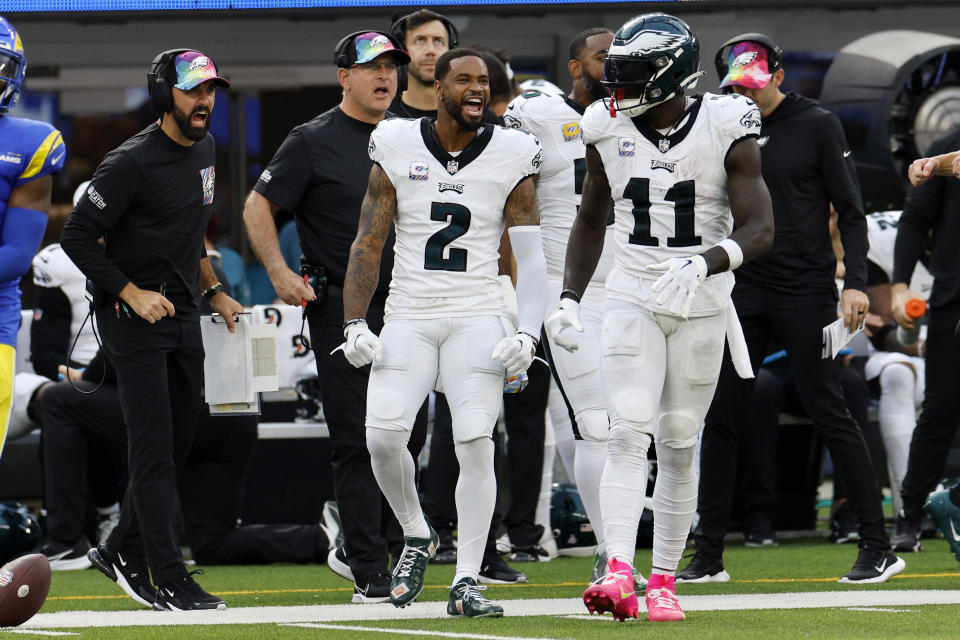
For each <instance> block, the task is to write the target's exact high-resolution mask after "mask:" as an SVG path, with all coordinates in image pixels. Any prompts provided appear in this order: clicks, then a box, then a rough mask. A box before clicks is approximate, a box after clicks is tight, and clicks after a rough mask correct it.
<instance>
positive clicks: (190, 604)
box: [154, 570, 227, 611]
mask: <svg viewBox="0 0 960 640" xmlns="http://www.w3.org/2000/svg"><path fill="white" fill-rule="evenodd" d="M200 573H203V572H202V571H199V570H198V571H191V572H190V573H184V574H183V575H182V576H179V577H177V578H174V579H173V580H171V581H170V582H167V583H165V584H162V585H160V587H159V588H158V589H157V594H158V595H159V599H158V600H157V604H156V605H154V609H156V610H157V611H197V610H203V609H213V610H216V609H226V608H227V603H226V602H224V601H223V600H221V599H220V598H218V597H217V596H214V595H210V594H209V593H207V592H206V591H204V590H203V588H201V587H200V585H198V584H197V583H196V582H194V581H193V575H194V574H200Z"/></svg>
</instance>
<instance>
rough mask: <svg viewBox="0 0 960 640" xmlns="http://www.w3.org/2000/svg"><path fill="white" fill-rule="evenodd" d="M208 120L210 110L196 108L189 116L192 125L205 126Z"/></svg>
mask: <svg viewBox="0 0 960 640" xmlns="http://www.w3.org/2000/svg"><path fill="white" fill-rule="evenodd" d="M209 120H210V112H209V111H207V110H206V109H198V110H197V111H194V112H193V114H192V115H191V116H190V124H191V125H193V126H194V127H205V126H207V122H208V121H209Z"/></svg>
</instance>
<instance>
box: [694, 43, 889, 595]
mask: <svg viewBox="0 0 960 640" xmlns="http://www.w3.org/2000/svg"><path fill="white" fill-rule="evenodd" d="M780 60H781V58H780V49H779V47H777V46H776V44H775V43H774V42H773V41H772V40H770V39H769V38H767V37H766V36H763V35H761V34H744V35H742V36H738V37H736V38H733V39H731V40H730V41H728V42H727V43H726V44H724V46H723V47H722V48H721V50H720V52H719V54H718V57H717V67H718V72H719V74H720V77H721V78H723V82H722V83H721V86H723V87H730V89H732V91H733V92H735V93H737V94H740V95H744V96H746V97H748V98H750V99H752V100H753V101H754V102H756V103H757V107H758V108H759V109H760V114H761V117H762V120H763V122H762V128H761V130H760V138H759V139H758V144H759V145H760V149H761V153H762V155H763V158H762V172H763V179H764V181H765V182H766V183H767V187H768V188H769V190H770V196H771V198H772V200H773V217H774V226H775V236H774V241H773V247H772V248H771V249H770V251H769V252H768V253H766V254H765V255H762V256H760V257H759V258H757V259H756V260H754V261H752V262H751V263H749V264H747V265H744V266H743V267H741V268H739V269H737V271H736V276H737V283H736V286H735V287H734V289H733V302H734V304H735V306H736V308H737V315H738V316H739V318H740V323H741V325H742V326H743V333H744V337H745V338H746V341H747V347H748V349H749V352H750V360H751V364H752V366H753V370H754V371H756V370H757V369H758V368H759V366H760V364H761V362H762V360H763V358H764V356H765V355H767V352H768V349H769V347H770V345H771V342H772V341H773V340H776V341H778V342H780V343H782V344H783V345H784V347H785V348H786V351H787V354H788V356H789V358H790V365H791V366H792V367H793V370H794V375H795V379H796V386H797V390H798V392H799V394H800V397H801V398H802V400H803V403H804V406H805V408H806V410H807V415H809V416H810V418H811V420H812V421H813V424H814V426H815V427H816V428H817V429H818V430H820V432H822V433H823V434H824V436H825V437H826V441H827V447H828V448H829V450H830V454H831V456H832V458H833V462H834V470H835V474H836V476H837V478H838V482H842V484H843V486H844V488H845V491H846V495H847V497H848V500H849V501H850V502H851V504H852V505H853V507H854V509H855V511H856V516H857V522H858V525H859V526H858V528H859V533H860V554H859V556H858V558H857V561H856V563H855V564H854V566H853V569H852V570H851V571H850V572H849V573H847V575H845V576H844V577H843V578H842V579H841V581H842V582H850V583H864V582H883V581H885V580H887V579H888V578H889V577H890V576H892V575H894V574H896V573H899V572H900V571H902V570H903V567H904V562H903V560H901V559H899V558H897V556H896V555H894V554H893V553H892V552H891V550H890V542H889V540H888V538H887V533H886V530H885V529H884V523H883V511H882V507H881V497H880V490H879V488H878V486H877V481H876V478H875V476H874V474H873V467H872V466H871V462H870V455H869V453H868V451H867V446H866V443H865V442H864V439H863V434H862V433H861V431H860V428H859V426H858V425H857V423H856V421H854V419H853V418H852V417H851V415H850V411H849V410H848V409H847V406H846V403H845V401H844V398H843V392H842V391H841V389H840V372H839V367H838V365H837V362H836V361H835V360H832V359H823V358H822V357H821V350H822V329H823V327H824V326H825V325H827V324H830V323H831V322H833V321H835V320H836V319H837V297H838V296H837V288H836V284H835V282H834V272H835V267H836V258H835V257H834V253H833V248H832V245H831V242H830V232H829V218H830V204H831V203H832V204H833V206H834V207H835V208H836V210H837V212H838V213H839V221H838V226H839V229H840V234H841V238H842V242H843V248H844V252H845V256H844V265H845V266H846V278H845V280H844V290H843V293H842V294H841V296H840V307H841V312H842V315H843V318H844V322H845V324H846V325H847V326H848V327H851V328H853V327H855V326H857V325H858V324H860V323H861V322H862V320H863V316H864V314H865V313H866V311H867V307H868V304H869V302H868V300H867V294H866V275H867V265H866V256H867V223H866V219H865V217H864V214H863V206H862V203H861V198H860V189H859V185H858V183H857V179H856V172H855V169H854V165H853V160H852V158H851V157H850V150H849V148H848V147H847V145H846V139H845V137H844V134H843V129H842V128H841V126H840V121H839V119H838V118H837V117H836V115H834V114H833V113H831V112H829V111H827V110H826V109H824V108H822V107H821V106H820V105H819V104H817V103H816V102H815V101H813V100H809V99H807V98H804V97H803V96H800V95H797V94H795V93H790V94H784V93H782V92H781V91H780V84H781V83H782V82H783V77H784V71H783V69H782V68H781V66H780ZM752 389H753V380H742V379H740V378H739V376H738V375H737V373H736V372H735V371H734V368H733V364H732V362H731V359H730V355H729V350H728V351H727V354H726V355H725V357H724V362H723V369H722V371H721V373H720V379H719V382H718V385H717V390H716V393H715V395H714V398H713V403H712V405H711V406H710V410H709V412H708V413H707V417H706V420H705V424H704V430H703V442H702V445H701V453H700V490H699V506H698V512H699V514H700V522H699V525H698V526H697V530H696V534H695V541H696V547H697V553H696V555H695V556H694V558H693V560H691V562H690V564H689V566H687V567H686V568H685V569H684V570H683V571H681V572H679V573H678V574H677V581H678V582H681V581H683V582H688V581H690V582H692V581H696V582H720V581H726V580H729V579H730V578H729V575H728V574H727V573H726V571H724V568H723V560H722V554H723V537H724V535H725V534H726V532H727V527H728V525H729V520H730V509H731V502H732V497H733V488H734V480H735V474H736V469H737V450H738V438H739V429H740V427H741V425H742V423H743V420H744V414H745V409H746V405H747V402H748V401H749V398H750V394H751V391H752ZM771 455H772V452H771Z"/></svg>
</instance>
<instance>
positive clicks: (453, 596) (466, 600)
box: [447, 578, 503, 618]
mask: <svg viewBox="0 0 960 640" xmlns="http://www.w3.org/2000/svg"><path fill="white" fill-rule="evenodd" d="M482 589H486V587H478V586H477V582H476V581H475V580H474V579H473V578H462V579H461V580H460V581H459V582H457V583H456V584H455V585H453V586H452V587H450V599H449V600H448V601H447V615H451V616H460V617H463V618H502V617H503V607H501V606H500V605H498V604H496V603H495V602H490V601H489V600H487V599H486V598H485V597H484V596H483V594H482V593H480V591H481V590H482Z"/></svg>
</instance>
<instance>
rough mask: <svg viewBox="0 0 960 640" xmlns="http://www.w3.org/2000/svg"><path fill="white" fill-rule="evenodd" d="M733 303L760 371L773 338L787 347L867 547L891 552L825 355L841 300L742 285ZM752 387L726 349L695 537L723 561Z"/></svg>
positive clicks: (866, 457)
mask: <svg viewBox="0 0 960 640" xmlns="http://www.w3.org/2000/svg"><path fill="white" fill-rule="evenodd" d="M733 301H734V304H735V305H736V307H737V314H738V315H739V317H740V323H741V325H742V326H743V332H744V336H745V337H746V341H747V347H748V349H749V351H750V361H751V363H752V366H753V370H754V371H756V370H757V368H758V367H759V366H760V363H761V362H762V360H763V357H764V355H766V353H767V349H768V347H769V345H770V342H771V340H774V339H776V340H777V341H778V342H779V343H781V344H783V345H784V348H785V349H786V351H787V356H788V357H789V359H790V366H791V367H792V369H793V371H794V375H795V377H796V385H797V390H798V392H799V394H800V398H801V400H802V401H803V405H804V407H805V408H806V411H807V415H808V416H810V419H811V420H812V421H813V424H814V426H815V427H816V428H817V429H818V430H819V431H820V432H821V433H822V434H823V435H824V437H825V438H826V440H827V447H828V448H829V450H830V454H831V456H832V457H833V461H834V465H835V469H836V474H837V475H838V476H839V477H840V478H841V479H842V481H843V484H844V486H845V488H846V492H847V496H848V498H849V499H850V502H851V503H853V505H854V507H855V509H856V514H857V522H858V526H859V531H860V544H861V545H862V546H867V547H871V548H876V549H889V548H890V543H889V540H888V539H887V534H886V531H885V530H884V526H883V509H882V507H881V502H880V489H879V488H878V486H877V481H876V478H875V477H874V474H873V468H872V464H871V461H870V454H869V452H868V451H867V445H866V442H864V439H863V434H862V433H861V432H860V429H859V428H858V426H857V423H856V422H855V421H854V420H853V418H852V417H851V416H850V412H849V411H848V409H847V406H846V404H845V403H844V398H843V393H842V391H841V389H840V373H839V366H838V364H837V362H836V361H835V360H826V359H823V358H821V349H822V328H823V327H824V326H825V325H827V324H829V323H830V322H833V321H834V320H836V318H837V315H836V299H835V297H834V296H832V295H830V294H829V293H825V294H818V295H811V294H807V295H799V294H797V295H786V294H782V293H778V292H776V291H771V290H768V289H765V288H761V287H756V286H752V285H749V284H744V283H740V284H738V285H737V286H736V287H735V288H734V292H733ZM752 390H753V380H743V379H741V378H740V377H739V376H738V375H737V373H736V371H735V370H734V368H733V363H732V361H731V360H730V352H729V349H727V351H726V353H725V354H724V362H723V367H722V369H721V372H720V379H719V383H718V385H717V391H716V393H715V395H714V398H713V403H712V404H711V405H710V410H709V411H708V413H707V417H706V420H705V425H704V430H703V443H702V445H701V450H700V488H699V508H698V511H699V513H700V523H699V525H698V526H697V530H696V534H695V540H696V545H697V551H698V552H700V553H704V554H706V555H710V556H714V557H717V558H719V557H721V556H722V555H723V537H724V536H725V535H726V532H727V529H728V527H729V524H730V509H731V504H732V500H733V489H734V482H735V474H736V468H737V450H738V440H739V435H740V430H741V428H742V425H743V421H744V412H745V408H746V406H747V402H748V401H749V399H750V394H751V391H752Z"/></svg>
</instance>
